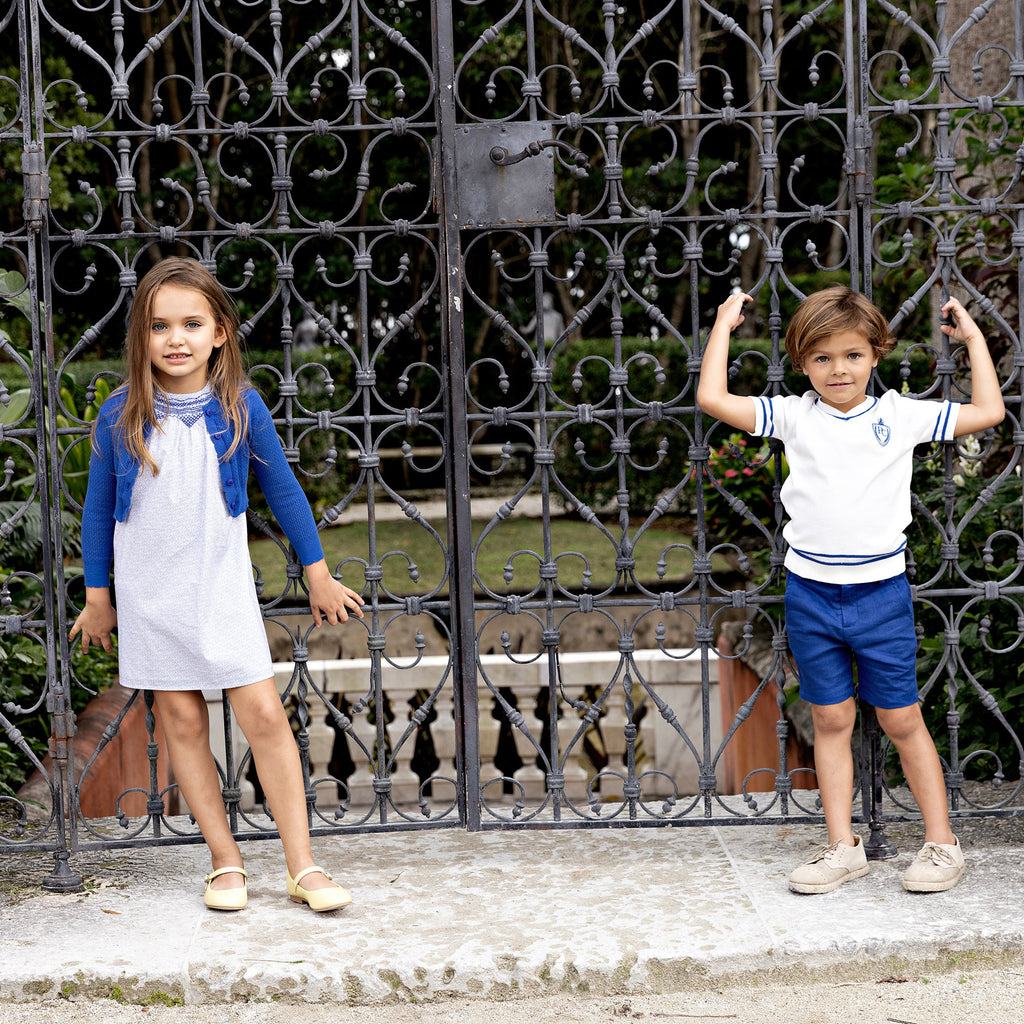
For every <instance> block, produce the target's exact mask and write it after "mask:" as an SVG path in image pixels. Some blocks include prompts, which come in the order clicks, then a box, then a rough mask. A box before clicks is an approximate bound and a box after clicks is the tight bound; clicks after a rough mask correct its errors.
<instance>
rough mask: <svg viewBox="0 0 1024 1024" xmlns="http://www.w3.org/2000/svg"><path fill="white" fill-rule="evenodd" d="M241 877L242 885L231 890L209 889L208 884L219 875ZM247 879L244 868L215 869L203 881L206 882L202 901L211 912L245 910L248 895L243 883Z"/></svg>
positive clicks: (247, 875)
mask: <svg viewBox="0 0 1024 1024" xmlns="http://www.w3.org/2000/svg"><path fill="white" fill-rule="evenodd" d="M232 874H234V875H241V876H242V879H243V881H242V884H241V885H236V886H234V887H233V888H231V889H211V888H210V883H211V882H212V881H213V880H214V879H215V878H217V877H219V876H220V875H232ZM248 878H249V874H248V872H247V871H246V870H245V868H217V870H216V871H211V872H210V873H209V874H208V875H207V876H206V878H205V879H203V881H205V882H206V894H205V895H204V896H203V901H204V902H205V903H206V905H207V906H208V907H209V908H210V909H211V910H245V904H246V902H247V901H248V898H249V894H248V891H247V890H246V888H245V881H246V880H247V879H248Z"/></svg>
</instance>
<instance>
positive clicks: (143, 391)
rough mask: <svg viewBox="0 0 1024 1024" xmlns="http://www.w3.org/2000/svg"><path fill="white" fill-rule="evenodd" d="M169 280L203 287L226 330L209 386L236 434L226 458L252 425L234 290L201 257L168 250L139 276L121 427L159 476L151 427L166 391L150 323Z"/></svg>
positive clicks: (130, 322)
mask: <svg viewBox="0 0 1024 1024" xmlns="http://www.w3.org/2000/svg"><path fill="white" fill-rule="evenodd" d="M165 284H171V285H176V286H177V287H179V288H191V289H192V290H193V291H197V292H199V293H200V294H201V295H202V296H203V298H205V299H206V301H207V302H208V303H209V304H210V310H211V311H212V312H213V316H214V318H215V319H216V321H217V324H218V325H219V326H220V327H223V329H224V333H225V335H226V338H225V341H224V344H223V345H221V346H220V347H219V348H215V349H214V350H213V353H212V355H211V356H210V363H209V378H208V379H209V383H210V389H211V391H212V392H213V394H214V395H215V396H216V398H217V400H218V401H219V402H220V405H221V408H222V409H223V410H224V415H225V417H226V418H227V422H228V425H229V426H230V427H231V432H232V434H233V440H232V442H231V447H230V448H229V449H228V451H227V452H226V453H225V455H224V459H225V460H227V459H229V458H230V457H231V455H232V454H233V453H234V451H235V449H236V448H237V447H238V445H239V444H240V443H241V441H242V438H243V437H244V436H245V433H246V431H247V430H248V428H249V414H248V410H247V408H246V406H245V402H244V400H243V397H242V396H243V395H244V393H245V391H246V390H247V389H248V388H249V387H250V386H251V385H250V383H249V378H248V376H247V375H246V372H245V366H244V365H243V363H242V352H241V347H240V346H239V343H238V323H239V317H238V310H237V308H236V307H235V304H234V302H233V301H232V299H231V296H230V295H228V293H227V292H226V291H225V290H224V289H223V288H222V287H221V286H220V284H219V283H218V281H217V279H216V278H215V277H214V276H213V274H211V273H210V271H209V270H207V269H206V267H204V266H203V265H202V264H201V263H200V262H199V261H198V260H194V259H187V258H184V257H179V256H169V257H167V259H163V260H161V261H160V262H159V263H157V264H156V266H155V267H153V269H152V270H150V271H149V272H148V273H147V274H146V275H145V276H144V277H143V278H142V280H141V281H140V282H139V286H138V288H137V289H136V291H135V299H134V300H133V302H132V308H131V312H130V313H129V314H128V333H127V335H126V337H125V362H126V364H127V371H128V380H127V382H126V383H125V385H124V388H125V390H126V391H127V394H126V397H125V401H124V405H123V406H122V407H121V414H120V416H118V419H117V425H116V430H117V433H118V437H119V439H120V441H121V443H122V444H124V445H125V447H126V448H127V449H128V451H129V452H130V453H131V455H132V456H133V457H134V458H135V459H136V460H137V461H139V462H141V463H142V464H143V465H144V466H146V467H148V468H149V470H150V471H151V472H152V473H153V475H154V476H156V474H157V473H158V472H159V467H158V466H157V464H156V463H155V462H154V461H153V457H152V456H151V455H150V454H149V449H148V448H147V447H146V432H147V429H155V430H159V429H160V422H159V420H158V419H157V415H156V408H155V396H156V394H157V393H161V394H162V393H163V389H162V388H161V387H160V384H159V383H158V382H157V380H156V374H155V371H154V370H153V364H152V363H151V362H150V358H149V329H150V322H151V320H152V315H153V298H154V296H155V295H156V293H157V291H158V289H160V288H161V287H163V285H165Z"/></svg>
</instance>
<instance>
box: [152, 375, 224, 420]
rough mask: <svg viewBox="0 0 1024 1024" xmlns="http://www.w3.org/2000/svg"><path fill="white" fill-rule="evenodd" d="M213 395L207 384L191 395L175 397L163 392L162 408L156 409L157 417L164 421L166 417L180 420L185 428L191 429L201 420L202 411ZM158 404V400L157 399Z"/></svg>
mask: <svg viewBox="0 0 1024 1024" xmlns="http://www.w3.org/2000/svg"><path fill="white" fill-rule="evenodd" d="M212 395H213V392H212V390H211V389H210V385H209V384H207V385H206V387H204V388H203V390H202V391H196V392H194V393H193V394H191V395H175V394H170V393H168V392H164V394H163V396H162V398H163V408H162V409H161V408H159V406H158V408H157V416H158V418H159V419H161V420H162V419H164V418H165V417H166V416H173V417H174V418H175V419H176V420H180V421H181V422H182V423H184V424H185V426H186V427H191V426H193V425H194V424H196V423H198V422H199V420H201V419H202V418H203V409H204V408H206V405H207V403H208V402H209V401H210V398H211V396H212ZM158 402H159V399H158Z"/></svg>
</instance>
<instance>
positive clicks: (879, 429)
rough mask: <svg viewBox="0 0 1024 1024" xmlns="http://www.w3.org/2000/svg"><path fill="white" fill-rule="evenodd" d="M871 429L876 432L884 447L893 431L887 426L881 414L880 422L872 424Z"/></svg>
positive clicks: (876, 436) (877, 438) (878, 440)
mask: <svg viewBox="0 0 1024 1024" xmlns="http://www.w3.org/2000/svg"><path fill="white" fill-rule="evenodd" d="M871 429H872V431H873V432H874V435H875V440H876V441H877V442H878V443H879V444H880V445H881V446H882V447H883V448H884V447H885V446H886V445H887V444H888V443H889V438H890V437H891V436H892V431H891V430H890V429H889V428H888V426H886V423H885V420H883V419H882V417H881V416H879V417H878V422H877V423H872V424H871Z"/></svg>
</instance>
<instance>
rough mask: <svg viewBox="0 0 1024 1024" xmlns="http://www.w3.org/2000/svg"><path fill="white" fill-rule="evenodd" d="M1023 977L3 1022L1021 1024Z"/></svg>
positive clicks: (4, 1011)
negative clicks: (974, 1023) (849, 1022)
mask: <svg viewBox="0 0 1024 1024" xmlns="http://www.w3.org/2000/svg"><path fill="white" fill-rule="evenodd" d="M1022 1003H1024V971H1013V970H1006V969H1002V970H990V969H983V970H971V971H964V972H960V971H957V972H954V973H952V974H943V975H940V976H928V977H925V976H913V977H906V978H902V977H900V978H896V977H880V978H878V979H877V980H876V981H867V982H856V983H850V984H843V983H835V982H831V983H827V984H825V983H821V984H808V985H806V986H803V985H792V984H789V985H770V984H766V985H764V986H757V987H754V988H742V989H740V988H733V989H723V990H721V991H707V992H699V993H695V992H685V993H673V994H668V995H644V996H628V997H627V996H617V997H601V998H598V997H595V998H592V999H591V998H587V997H581V996H579V995H566V996H551V997H544V998H541V999H519V1000H509V1001H507V1002H486V1001H482V1000H481V1001H479V1002H477V1001H472V1000H456V1001H451V1000H445V1001H439V1002H435V1003H428V1004H423V1005H414V1004H408V1003H406V1004H395V1005H389V1006H364V1007H348V1006H345V1005H339V1004H335V1003H327V1004H290V1005H281V1004H267V1003H260V1004H235V1005H231V1006H170V1007H168V1006H152V1007H144V1006H123V1005H119V1004H117V1003H113V1002H80V1003H76V1002H67V1001H56V1002H48V1003H42V1004H41V1003H30V1004H28V1003H22V1004H10V1003H8V1004H5V1005H0V1020H2V1021H3V1022H4V1024H108V1022H109V1024H524V1022H529V1024H594V1022H600V1021H608V1022H609V1024H615V1022H618V1021H644V1020H649V1021H651V1022H652V1024H654V1022H661V1021H665V1022H672V1021H677V1022H680V1024H701V1022H709V1024H710V1022H714V1021H726V1022H735V1024H845V1022H846V1021H857V1022H858V1024H967V1022H977V1024H1018V1022H1019V1021H1020V1020H1021V1005H1022Z"/></svg>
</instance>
